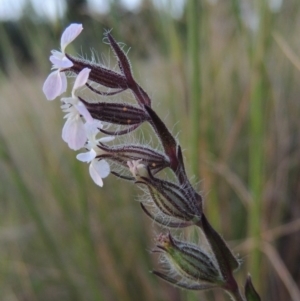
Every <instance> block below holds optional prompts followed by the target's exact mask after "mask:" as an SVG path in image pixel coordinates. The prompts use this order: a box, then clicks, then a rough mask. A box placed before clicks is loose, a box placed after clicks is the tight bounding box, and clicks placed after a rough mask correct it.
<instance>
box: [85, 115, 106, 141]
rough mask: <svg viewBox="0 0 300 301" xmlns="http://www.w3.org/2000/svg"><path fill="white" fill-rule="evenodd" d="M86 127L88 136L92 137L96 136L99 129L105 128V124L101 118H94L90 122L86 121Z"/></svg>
mask: <svg viewBox="0 0 300 301" xmlns="http://www.w3.org/2000/svg"><path fill="white" fill-rule="evenodd" d="M84 126H85V129H86V133H87V136H88V137H89V138H90V137H96V135H97V134H98V133H99V129H102V128H103V124H102V122H101V121H100V120H96V119H93V120H92V121H90V122H86V123H85V125H84Z"/></svg>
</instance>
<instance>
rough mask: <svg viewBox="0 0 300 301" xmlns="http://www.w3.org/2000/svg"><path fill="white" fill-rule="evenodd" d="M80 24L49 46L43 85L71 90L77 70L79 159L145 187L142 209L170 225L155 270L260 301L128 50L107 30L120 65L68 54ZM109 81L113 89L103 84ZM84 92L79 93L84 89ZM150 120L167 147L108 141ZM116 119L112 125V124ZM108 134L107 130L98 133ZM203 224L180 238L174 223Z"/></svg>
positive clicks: (67, 104) (98, 178)
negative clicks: (130, 99)
mask: <svg viewBox="0 0 300 301" xmlns="http://www.w3.org/2000/svg"><path fill="white" fill-rule="evenodd" d="M82 29H83V27H82V25H81V24H71V25H70V26H69V27H67V28H66V29H65V31H64V32H63V34H62V37H61V52H59V51H55V50H53V51H52V55H51V56H50V61H51V62H52V64H53V69H55V70H54V71H53V72H52V73H51V74H50V75H49V76H48V78H47V79H46V81H45V83H44V86H43V91H44V93H45V96H46V98H47V99H48V100H53V99H55V98H56V97H58V96H60V95H61V94H62V93H64V92H65V91H66V88H67V77H66V74H72V75H74V74H75V75H77V77H76V79H75V83H74V86H73V89H72V95H71V97H66V98H62V99H61V101H62V103H63V104H62V106H61V107H62V110H63V112H64V113H66V115H65V118H66V123H65V125H64V127H63V131H62V138H63V140H64V141H65V142H66V143H67V144H68V146H69V147H70V148H71V149H73V150H79V149H81V148H85V149H86V150H87V151H86V152H82V153H80V154H78V155H77V159H78V160H80V161H83V162H88V163H90V167H89V171H90V175H91V177H92V179H93V180H94V182H95V183H96V184H97V185H99V186H103V180H102V179H103V178H105V177H107V176H108V175H109V174H110V173H111V174H113V175H115V176H117V177H119V178H122V179H125V180H128V181H131V182H133V183H134V184H136V185H138V186H142V187H143V191H145V193H146V198H145V200H144V201H142V202H141V207H142V209H143V211H144V212H145V213H146V214H147V215H148V216H149V217H150V218H151V219H153V220H154V221H155V222H156V223H158V224H159V225H161V226H162V227H163V228H164V229H165V228H168V229H169V231H170V232H168V233H167V234H160V235H159V236H158V237H157V247H156V248H155V249H154V250H153V252H158V253H160V254H161V261H162V263H163V264H164V265H165V270H164V271H153V273H154V274H155V275H157V276H158V277H160V278H161V279H163V280H165V281H167V282H169V283H171V284H173V285H175V286H177V287H180V288H184V289H188V290H203V289H213V288H221V289H223V290H225V291H226V292H227V293H229V294H230V295H231V297H232V299H233V300H239V301H242V300H243V301H257V300H260V297H259V296H258V294H257V293H256V291H255V289H254V287H253V285H252V282H251V278H250V276H249V277H248V278H247V280H246V285H245V292H244V293H242V292H241V290H240V289H239V286H238V284H237V282H236V280H235V278H234V275H233V273H234V271H236V270H237V269H238V268H239V266H240V264H241V262H240V260H238V259H237V258H236V256H235V255H234V254H233V253H232V252H231V250H230V249H229V248H228V246H227V244H226V242H225V241H224V240H223V238H222V237H221V236H220V235H219V234H218V233H217V232H216V231H215V230H214V229H213V227H212V225H211V224H210V223H209V221H208V219H207V217H206V215H205V213H204V211H203V206H202V203H203V199H202V196H201V195H200V194H199V193H198V192H196V191H195V189H194V188H193V186H192V185H191V183H190V181H189V179H188V176H187V174H186V171H185V167H184V161H183V156H182V152H181V147H180V145H179V143H178V141H177V140H176V139H175V138H174V137H173V135H172V134H171V133H170V131H169V130H168V128H167V126H166V125H165V124H164V122H163V121H162V120H161V119H160V117H159V116H158V115H157V113H156V112H155V111H154V110H153V109H152V107H151V99H150V97H149V96H148V94H147V93H146V92H145V91H144V89H143V88H142V87H141V86H140V85H139V84H138V83H137V82H136V80H135V79H134V76H133V74H132V70H131V65H130V62H129V60H128V58H127V55H126V54H125V52H124V51H123V50H122V48H121V47H120V46H119V44H118V43H117V42H116V41H115V40H114V38H113V37H112V35H111V34H110V32H107V33H106V34H105V37H106V38H107V40H108V43H109V45H110V47H111V49H112V50H113V52H114V54H115V56H116V59H117V61H118V66H119V69H120V70H119V72H116V71H113V70H110V69H108V68H106V67H104V66H102V65H101V64H97V63H95V62H91V61H87V60H83V59H80V58H77V57H74V56H71V55H69V54H67V53H66V52H65V48H66V46H67V45H68V44H69V43H71V42H72V41H73V40H74V39H75V38H76V37H77V36H78V35H79V34H80V32H81V31H82ZM99 85H100V86H104V87H106V88H108V91H106V92H103V91H100V90H98V88H96V86H97V87H98V86H99ZM83 87H87V88H88V89H89V90H91V91H92V92H93V93H95V94H96V95H102V96H105V97H107V98H109V96H111V95H115V94H119V93H121V92H123V91H125V90H130V91H131V92H132V94H133V96H134V98H135V100H136V103H137V104H136V105H132V104H128V103H114V102H109V101H107V102H106V101H105V102H103V101H101V102H95V101H93V102H92V101H91V100H89V99H87V98H86V97H84V96H82V95H78V92H79V90H80V89H81V88H83ZM81 94H82V93H81ZM144 122H148V123H149V124H150V126H151V127H152V129H153V130H154V132H155V133H156V135H157V136H158V138H159V141H160V143H161V147H162V149H163V152H159V151H157V150H156V149H154V148H152V147H150V146H145V145H135V144H121V145H111V144H107V143H108V142H111V141H112V140H114V137H116V136H122V135H126V134H128V133H131V132H133V131H135V130H137V129H138V128H139V127H140V125H141V124H143V123H144ZM112 125H116V126H117V127H116V128H115V129H114V130H110V129H109V127H110V126H112ZM100 134H102V135H106V136H104V137H102V138H99V137H98V136H99V135H100ZM166 168H168V169H170V170H171V172H172V173H173V174H174V176H175V178H176V181H175V182H172V181H169V180H166V179H163V178H162V177H160V174H159V172H160V171H162V170H163V169H166ZM189 226H194V227H198V228H199V229H200V230H201V231H202V233H203V237H204V239H205V240H206V242H204V243H200V244H194V243H191V242H188V241H183V240H179V239H178V238H176V237H175V236H174V234H172V233H171V231H172V229H174V228H175V229H178V228H184V227H189Z"/></svg>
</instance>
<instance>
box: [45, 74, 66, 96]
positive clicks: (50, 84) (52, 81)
mask: <svg viewBox="0 0 300 301" xmlns="http://www.w3.org/2000/svg"><path fill="white" fill-rule="evenodd" d="M62 88H63V81H62V77H61V75H60V72H59V71H58V70H57V71H53V72H51V73H50V74H49V75H48V77H47V79H46V80H45V82H44V85H43V92H44V94H45V95H46V98H47V99H48V100H53V99H54V98H56V97H57V96H59V95H60V94H61V93H62V92H61V91H62Z"/></svg>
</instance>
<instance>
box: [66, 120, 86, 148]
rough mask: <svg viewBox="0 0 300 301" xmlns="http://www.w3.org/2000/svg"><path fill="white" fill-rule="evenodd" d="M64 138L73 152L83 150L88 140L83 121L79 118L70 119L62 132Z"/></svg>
mask: <svg viewBox="0 0 300 301" xmlns="http://www.w3.org/2000/svg"><path fill="white" fill-rule="evenodd" d="M62 138H63V140H64V141H65V142H67V143H68V146H69V147H70V148H71V149H73V150H78V149H80V148H82V147H83V146H84V144H85V142H86V140H87V137H86V133H85V128H84V125H83V122H82V120H81V119H80V118H79V117H78V118H69V119H68V120H67V121H66V123H65V125H64V127H63V130H62Z"/></svg>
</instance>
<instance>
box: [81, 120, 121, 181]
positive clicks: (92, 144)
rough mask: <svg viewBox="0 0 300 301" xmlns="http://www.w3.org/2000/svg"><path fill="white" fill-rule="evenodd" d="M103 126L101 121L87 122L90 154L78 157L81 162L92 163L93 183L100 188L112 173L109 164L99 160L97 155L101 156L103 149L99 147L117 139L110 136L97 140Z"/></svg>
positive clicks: (90, 169)
mask: <svg viewBox="0 0 300 301" xmlns="http://www.w3.org/2000/svg"><path fill="white" fill-rule="evenodd" d="M102 127H103V125H102V123H101V121H99V120H94V121H93V122H91V123H90V122H87V123H86V124H85V128H86V134H87V136H88V139H89V140H88V143H87V145H86V147H87V148H88V149H89V151H88V152H85V153H80V154H78V155H77V156H76V158H77V159H78V160H79V161H82V162H87V163H90V167H89V172H90V175H91V178H92V179H93V181H94V182H95V183H96V184H97V185H98V186H100V187H102V186H103V181H102V179H103V178H106V177H107V176H108V175H109V173H110V167H109V164H108V163H107V162H106V161H105V160H101V159H100V160H99V159H97V155H100V154H101V152H102V151H101V149H99V148H98V147H97V145H98V144H99V143H101V142H109V141H112V140H113V139H114V138H115V137H112V136H108V137H102V138H100V139H97V138H96V136H97V134H98V133H99V128H102Z"/></svg>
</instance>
